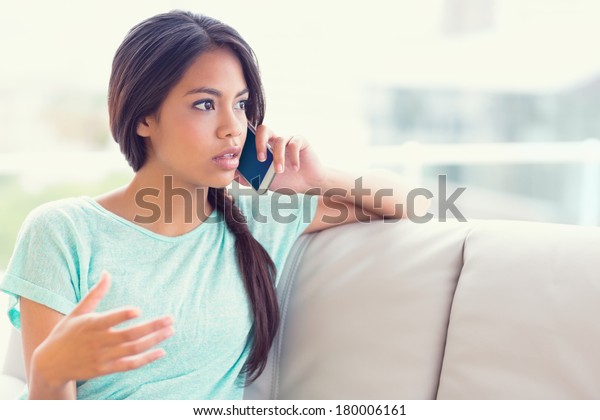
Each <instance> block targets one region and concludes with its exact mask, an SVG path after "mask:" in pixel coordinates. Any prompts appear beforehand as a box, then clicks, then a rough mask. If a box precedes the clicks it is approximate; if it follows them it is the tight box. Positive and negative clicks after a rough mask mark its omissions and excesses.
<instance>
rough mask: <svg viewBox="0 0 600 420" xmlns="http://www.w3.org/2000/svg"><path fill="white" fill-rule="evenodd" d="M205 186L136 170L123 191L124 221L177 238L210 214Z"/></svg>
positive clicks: (210, 208)
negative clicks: (125, 209)
mask: <svg viewBox="0 0 600 420" xmlns="http://www.w3.org/2000/svg"><path fill="white" fill-rule="evenodd" d="M207 195H208V187H204V186H198V185H192V184H190V183H186V182H182V181H181V180H178V179H177V178H176V177H175V176H172V175H164V174H160V175H154V174H152V173H149V172H146V171H144V168H142V169H140V170H139V171H138V172H137V173H136V174H135V176H134V178H133V180H132V181H131V183H130V184H129V185H128V186H127V187H125V189H124V190H123V198H124V200H122V202H126V203H128V210H127V215H128V217H127V218H128V219H129V220H132V221H133V222H134V223H136V224H138V225H140V226H142V227H144V228H146V229H149V230H151V231H153V232H155V233H159V234H162V235H165V236H179V235H182V234H184V233H187V232H189V231H191V230H193V229H195V228H196V227H198V225H200V224H201V223H202V222H204V221H205V220H206V219H207V218H208V216H209V215H210V214H211V213H212V210H213V209H212V207H211V206H210V204H209V203H208V199H207Z"/></svg>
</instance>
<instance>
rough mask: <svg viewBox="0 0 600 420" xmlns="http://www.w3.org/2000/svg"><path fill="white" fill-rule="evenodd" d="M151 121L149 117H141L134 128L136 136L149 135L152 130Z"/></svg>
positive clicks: (145, 136)
mask: <svg viewBox="0 0 600 420" xmlns="http://www.w3.org/2000/svg"><path fill="white" fill-rule="evenodd" d="M151 127H152V121H151V118H150V117H143V118H141V119H140V120H139V121H138V123H137V126H136V128H135V132H136V133H137V135H138V136H140V137H144V138H147V137H150V134H151V132H152V129H151Z"/></svg>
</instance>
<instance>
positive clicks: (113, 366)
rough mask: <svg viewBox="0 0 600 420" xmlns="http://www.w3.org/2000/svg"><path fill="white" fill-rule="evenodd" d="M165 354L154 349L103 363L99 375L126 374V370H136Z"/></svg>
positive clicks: (160, 350)
mask: <svg viewBox="0 0 600 420" xmlns="http://www.w3.org/2000/svg"><path fill="white" fill-rule="evenodd" d="M166 354H167V353H166V352H165V351H164V350H163V349H154V350H150V351H148V352H146V353H143V354H140V355H137V356H130V357H123V358H121V359H117V360H113V361H110V362H108V363H105V364H104V365H103V366H102V367H101V368H100V374H101V375H108V374H110V373H117V372H126V371H128V370H134V369H138V368H140V367H142V366H145V365H147V364H149V363H152V362H154V361H155V360H158V359H160V358H161V357H163V356H165V355H166Z"/></svg>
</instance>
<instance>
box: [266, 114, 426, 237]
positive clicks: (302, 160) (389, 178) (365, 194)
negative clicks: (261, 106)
mask: <svg viewBox="0 0 600 420" xmlns="http://www.w3.org/2000/svg"><path fill="white" fill-rule="evenodd" d="M267 143H268V144H269V145H270V146H271V150H272V151H273V164H274V165H275V168H276V172H277V176H276V177H275V179H274V180H273V182H272V184H271V187H270V189H271V190H278V191H280V192H284V193H285V192H286V191H290V192H292V191H293V192H296V193H304V194H312V195H319V196H320V197H319V203H318V207H317V213H316V215H315V217H314V219H313V221H312V223H311V224H310V225H309V226H308V227H307V229H306V231H305V232H307V233H308V232H314V231H318V230H322V229H327V228H330V227H333V226H338V225H341V224H346V223H352V222H356V221H363V222H366V221H370V220H373V219H381V218H386V219H399V218H402V217H406V216H407V215H408V214H419V215H420V214H421V213H424V212H425V211H426V210H427V208H428V207H429V202H428V200H427V199H426V198H425V197H423V196H414V195H412V196H411V195H410V194H409V193H410V191H411V187H410V186H409V184H408V183H407V181H406V180H405V179H404V178H402V177H400V176H398V175H396V174H394V173H393V172H390V171H381V170H379V171H369V172H367V173H364V174H351V173H348V172H344V171H340V170H336V169H332V168H327V167H325V166H323V165H322V164H321V163H320V161H319V159H318V157H317V155H316V153H315V152H314V150H313V148H312V147H310V144H309V143H308V141H307V140H306V139H304V138H303V137H300V136H293V137H289V138H285V137H280V136H276V135H275V134H274V133H273V132H271V131H270V130H269V129H268V128H267V127H266V126H264V125H261V126H259V127H258V128H257V130H256V148H257V153H258V156H259V159H260V154H261V153H266V147H267Z"/></svg>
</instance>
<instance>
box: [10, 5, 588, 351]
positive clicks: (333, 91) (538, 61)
mask: <svg viewBox="0 0 600 420" xmlns="http://www.w3.org/2000/svg"><path fill="white" fill-rule="evenodd" d="M174 8H183V9H189V10H192V11H195V12H199V13H205V14H208V15H210V16H213V17H216V18H219V19H221V20H223V21H224V22H226V23H228V24H230V25H232V26H233V27H235V28H236V29H238V31H239V32H240V33H241V34H242V35H243V36H244V37H245V38H246V39H247V41H249V43H250V44H251V45H252V46H253V48H254V49H255V51H256V53H257V55H258V58H259V61H260V64H261V69H262V74H263V80H264V84H265V88H266V93H267V118H266V123H267V124H268V125H270V126H271V127H272V128H273V129H274V130H276V131H277V132H280V133H282V134H284V133H286V134H303V135H305V136H307V137H308V138H309V139H310V140H311V141H312V143H313V145H314V146H315V147H316V148H317V150H318V151H319V152H320V154H321V156H322V159H323V161H324V162H325V163H327V164H330V165H332V166H336V167H340V168H344V169H349V170H355V171H360V170H362V169H365V168H369V167H383V168H387V169H391V170H394V171H397V172H399V173H402V174H404V175H405V176H407V177H409V178H411V179H412V180H413V181H414V182H416V183H418V184H420V185H423V186H426V187H428V188H429V189H430V190H431V191H432V192H433V193H434V195H436V197H437V195H438V187H437V175H438V174H446V175H447V176H448V180H449V183H450V185H449V186H448V194H451V192H452V191H453V188H454V187H466V188H467V189H466V191H465V193H463V194H462V196H460V198H459V199H458V200H457V201H456V205H457V207H458V208H459V210H460V211H461V213H462V214H463V215H464V216H465V217H467V219H469V218H505V219H522V220H536V221H544V222H558V223H569V224H581V225H600V198H599V194H598V193H599V192H600V146H599V142H598V140H597V139H598V138H600V118H599V117H598V110H599V109H600V55H599V54H598V53H597V51H598V40H599V39H600V36H599V35H600V25H598V24H597V23H598V22H599V21H600V2H599V1H598V0H420V1H410V0H393V1H391V0H390V1H378V0H373V1H369V2H349V1H324V0H304V1H302V2H292V1H261V0H254V1H247V0H240V1H214V0H213V1H201V0H194V1H185V0H182V1H175V0H172V1H168V0H143V1H137V0H135V1H133V0H128V1H123V0H102V1H100V0H98V1H78V2H75V1H68V0H53V1H44V0H38V1H17V0H2V2H1V3H0V51H1V52H2V58H1V63H2V65H0V128H1V130H0V272H1V271H2V269H3V268H5V267H6V264H7V262H8V259H9V258H10V253H11V251H12V248H13V246H14V241H15V238H16V234H17V231H18V228H19V226H20V224H21V222H22V221H23V219H24V217H25V216H26V214H27V213H28V212H29V211H30V210H31V209H32V208H33V207H35V206H37V205H38V204H40V203H42V202H45V201H48V200H52V199H56V198H60V197H66V196H73V195H80V194H86V195H95V194H97V193H100V192H103V191H106V190H109V189H112V188H114V187H117V186H119V185H121V184H123V183H125V182H126V181H127V180H128V179H129V178H130V176H131V172H130V170H129V169H128V167H127V164H126V163H125V160H124V159H123V158H122V157H121V155H120V153H119V151H118V148H117V146H116V144H115V143H114V142H113V141H112V140H111V138H110V133H109V129H108V120H107V111H106V90H107V84H108V78H109V72H110V66H111V61H112V56H113V54H114V51H115V50H116V48H117V47H118V45H119V43H120V42H121V40H122V39H123V37H124V36H125V34H126V32H127V31H128V30H129V28H131V27H132V26H133V25H135V24H136V23H138V22H139V21H141V20H143V19H145V18H147V17H149V16H151V15H154V14H156V13H160V12H165V11H168V10H171V9H174ZM434 201H435V200H434ZM436 208H437V207H436V205H435V203H434V205H433V206H432V210H433V212H435V210H436ZM451 216H452V215H451V214H448V217H451ZM2 305H5V303H4V300H3V299H2V298H0V306H2ZM7 330H8V327H6V320H5V317H4V316H2V317H0V355H1V354H2V349H3V346H4V343H5V334H4V333H3V332H4V331H7ZM0 360H1V358H0Z"/></svg>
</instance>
